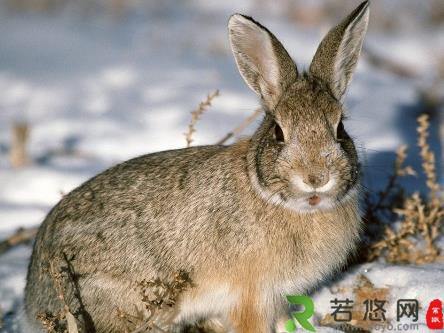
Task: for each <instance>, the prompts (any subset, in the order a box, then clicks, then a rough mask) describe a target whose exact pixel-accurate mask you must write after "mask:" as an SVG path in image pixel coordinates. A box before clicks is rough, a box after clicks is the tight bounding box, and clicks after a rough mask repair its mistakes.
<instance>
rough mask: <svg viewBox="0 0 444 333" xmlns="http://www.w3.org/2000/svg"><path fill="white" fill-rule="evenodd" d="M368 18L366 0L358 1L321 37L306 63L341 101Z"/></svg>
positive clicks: (359, 48)
mask: <svg viewBox="0 0 444 333" xmlns="http://www.w3.org/2000/svg"><path fill="white" fill-rule="evenodd" d="M368 19H369V2H368V1H365V2H363V3H361V4H360V5H359V6H358V7H357V8H356V9H355V10H354V11H353V12H352V13H351V14H350V15H349V16H348V17H347V18H345V19H344V20H343V21H342V22H341V23H340V24H339V25H337V26H336V27H334V28H333V29H331V30H330V31H329V32H328V34H327V36H325V37H324V39H323V40H322V42H321V44H320V45H319V47H318V50H317V51H316V54H315V56H314V57H313V61H312V62H311V65H310V73H311V74H312V75H313V76H314V77H317V78H319V79H321V80H323V81H324V82H325V83H326V84H327V85H328V87H329V88H330V90H331V92H332V93H333V95H334V96H335V97H336V99H337V100H339V101H341V100H342V98H343V96H344V94H345V90H346V89H347V86H348V84H349V83H350V80H351V77H352V75H353V71H354V69H355V67H356V64H357V61H358V58H359V54H360V52H361V48H362V43H363V41H364V36H365V33H366V31H367V25H368Z"/></svg>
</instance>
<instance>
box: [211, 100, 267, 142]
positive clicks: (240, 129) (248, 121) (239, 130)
mask: <svg viewBox="0 0 444 333" xmlns="http://www.w3.org/2000/svg"><path fill="white" fill-rule="evenodd" d="M261 113H262V109H261V108H259V109H256V110H255V111H254V112H253V113H252V114H251V115H249V116H248V117H247V118H245V119H244V121H243V122H242V123H240V124H239V125H238V126H237V127H236V128H234V129H233V130H232V131H231V132H228V133H227V134H226V135H225V136H224V137H223V138H222V139H220V140H219V141H218V142H217V143H216V144H217V145H223V144H224V143H225V142H227V141H228V140H230V139H231V138H232V137H234V136H236V135H239V134H240V133H242V132H243V131H244V130H245V128H247V126H248V125H250V124H251V123H252V122H253V120H254V119H256V118H257V117H258V116H259V115H260V114H261Z"/></svg>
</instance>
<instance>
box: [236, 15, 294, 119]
mask: <svg viewBox="0 0 444 333" xmlns="http://www.w3.org/2000/svg"><path fill="white" fill-rule="evenodd" d="M228 32H229V37H230V44H231V49H232V51H233V54H234V58H235V59H236V64H237V67H238V68H239V72H240V73H241V75H242V77H243V78H244V80H245V82H246V83H247V84H248V86H249V87H250V88H251V89H252V90H253V91H254V92H256V94H258V95H259V96H260V97H261V98H262V100H263V101H264V102H265V105H266V106H267V107H268V108H269V109H270V110H272V109H273V108H274V107H275V106H276V103H277V101H278V100H279V98H280V96H281V94H282V92H283V91H285V89H286V88H287V87H288V86H289V85H290V84H292V83H293V82H294V81H296V79H297V75H298V73H297V69H296V64H295V63H294V62H293V60H292V59H291V57H290V56H289V55H288V53H287V51H286V50H285V48H284V47H283V46H282V44H281V43H280V42H279V40H278V39H277V38H276V37H275V36H274V35H273V34H272V33H271V32H270V31H268V30H267V28H265V27H264V26H262V25H261V24H260V23H258V22H256V21H255V20H253V19H252V18H251V17H247V16H244V15H240V14H234V15H232V16H231V17H230V20H229V22H228Z"/></svg>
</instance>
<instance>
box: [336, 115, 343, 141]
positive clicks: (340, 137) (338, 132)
mask: <svg viewBox="0 0 444 333" xmlns="http://www.w3.org/2000/svg"><path fill="white" fill-rule="evenodd" d="M344 134H345V129H344V124H343V123H342V120H341V121H339V124H338V127H337V128H336V139H337V140H338V141H341V140H343V139H344Z"/></svg>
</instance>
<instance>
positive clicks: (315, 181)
mask: <svg viewBox="0 0 444 333" xmlns="http://www.w3.org/2000/svg"><path fill="white" fill-rule="evenodd" d="M328 181H329V176H328V175H327V174H324V173H319V174H308V175H306V176H305V177H304V183H305V184H307V185H310V186H312V187H314V188H318V187H322V186H324V185H325V184H327V183H328Z"/></svg>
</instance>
